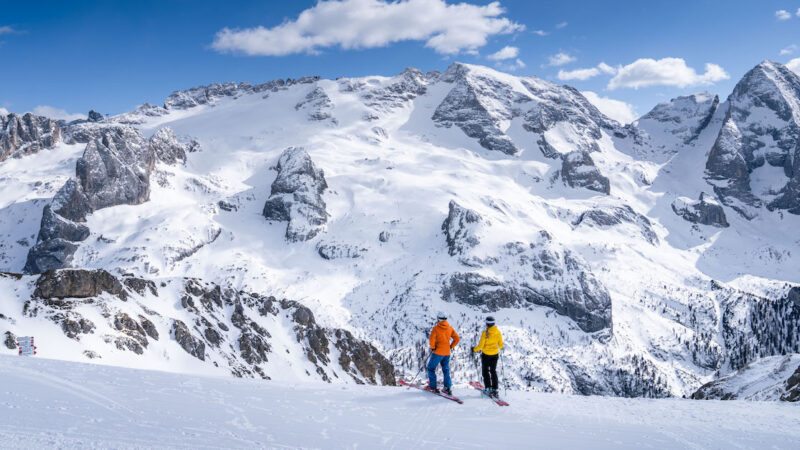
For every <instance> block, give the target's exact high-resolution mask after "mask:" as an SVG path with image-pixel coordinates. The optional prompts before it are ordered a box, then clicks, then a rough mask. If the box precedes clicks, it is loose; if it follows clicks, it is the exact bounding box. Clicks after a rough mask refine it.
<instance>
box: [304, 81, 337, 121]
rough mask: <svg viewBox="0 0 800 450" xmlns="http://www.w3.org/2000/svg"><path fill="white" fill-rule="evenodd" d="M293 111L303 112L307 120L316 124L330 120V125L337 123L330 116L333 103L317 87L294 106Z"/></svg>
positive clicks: (322, 90) (323, 91)
mask: <svg viewBox="0 0 800 450" xmlns="http://www.w3.org/2000/svg"><path fill="white" fill-rule="evenodd" d="M294 109H295V110H297V111H300V110H303V111H305V112H306V117H307V118H308V120H313V121H317V122H320V121H323V120H330V121H331V123H334V124H335V123H337V122H336V119H334V118H333V116H332V115H331V110H332V109H333V102H331V98H330V97H328V94H326V93H325V90H324V89H322V88H321V87H319V86H318V87H316V88H314V89H312V90H311V91H310V92H309V93H308V94H306V96H305V98H303V100H301V101H299V102H298V103H297V104H296V105H295V106H294Z"/></svg>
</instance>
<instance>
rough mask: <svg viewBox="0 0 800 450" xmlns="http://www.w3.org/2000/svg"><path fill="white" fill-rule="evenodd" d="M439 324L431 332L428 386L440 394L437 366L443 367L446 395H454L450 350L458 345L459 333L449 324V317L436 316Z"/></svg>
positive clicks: (442, 314)
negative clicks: (437, 381)
mask: <svg viewBox="0 0 800 450" xmlns="http://www.w3.org/2000/svg"><path fill="white" fill-rule="evenodd" d="M436 320H437V323H436V325H435V326H434V327H433V329H432V330H431V350H433V353H432V354H431V359H430V360H428V366H427V367H426V368H427V369H428V386H427V387H426V388H425V389H427V390H429V391H433V392H436V393H438V392H439V389H438V388H437V387H436V366H438V365H441V366H442V374H443V375H444V393H445V394H448V395H453V389H452V388H453V382H452V380H450V350H452V349H453V348H455V346H456V345H458V341H459V340H460V339H459V337H458V333H456V330H454V329H453V327H451V326H450V324H449V323H447V315H446V314H445V313H439V314H437V315H436Z"/></svg>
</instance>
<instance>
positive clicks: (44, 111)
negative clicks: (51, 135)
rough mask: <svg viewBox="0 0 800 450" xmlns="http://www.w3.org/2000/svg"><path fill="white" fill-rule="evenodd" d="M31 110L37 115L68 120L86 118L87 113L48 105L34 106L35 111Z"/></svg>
mask: <svg viewBox="0 0 800 450" xmlns="http://www.w3.org/2000/svg"><path fill="white" fill-rule="evenodd" d="M31 112H32V113H34V114H36V115H37V116H45V117H49V118H51V119H56V120H66V121H67V122H69V121H72V120H78V119H85V118H86V114H78V113H68V112H67V111H66V110H63V109H60V108H56V107H54V106H48V105H39V106H37V107H35V108H33V111H31Z"/></svg>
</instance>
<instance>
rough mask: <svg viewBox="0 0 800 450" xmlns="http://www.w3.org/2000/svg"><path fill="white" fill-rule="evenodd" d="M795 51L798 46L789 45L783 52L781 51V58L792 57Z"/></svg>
mask: <svg viewBox="0 0 800 450" xmlns="http://www.w3.org/2000/svg"><path fill="white" fill-rule="evenodd" d="M795 51H797V46H796V45H794V44H792V45H789V46H787V47H785V48H782V49H781V51H780V55H781V56H786V55H791V54H792V53H794V52H795Z"/></svg>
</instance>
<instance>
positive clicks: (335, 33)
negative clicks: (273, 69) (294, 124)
mask: <svg viewBox="0 0 800 450" xmlns="http://www.w3.org/2000/svg"><path fill="white" fill-rule="evenodd" d="M504 13H505V9H504V8H502V7H501V6H500V3H499V2H492V3H489V4H488V5H486V6H478V5H471V4H468V3H458V4H450V5H448V4H447V3H445V2H444V0H398V1H392V2H389V1H385V0H343V1H331V0H322V1H319V2H318V3H316V4H315V5H314V6H312V7H311V8H308V9H306V10H304V11H303V12H301V13H300V15H299V16H298V17H297V18H296V19H295V20H291V21H286V22H284V23H282V24H280V25H277V26H274V27H272V28H264V27H262V26H258V27H255V28H245V29H230V28H223V29H222V30H220V31H219V32H217V34H216V36H215V38H214V42H213V44H212V45H211V47H212V48H213V49H215V50H217V51H219V52H235V53H242V54H245V55H250V56H254V55H259V56H282V55H289V54H294V53H303V52H305V53H312V54H313V53H318V52H319V51H320V49H323V48H329V47H339V48H342V49H359V48H375V47H384V46H386V45H389V44H391V43H394V42H400V41H425V46H426V47H429V48H432V49H433V50H434V51H436V52H437V53H441V54H456V53H460V52H467V53H475V52H476V51H477V49H478V48H479V47H483V46H484V45H486V42H487V38H489V37H490V36H493V35H497V34H509V33H512V32H514V31H522V30H524V29H525V27H524V26H523V25H521V24H518V23H516V22H512V21H511V20H509V19H508V18H506V17H502V16H503V14H504Z"/></svg>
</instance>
